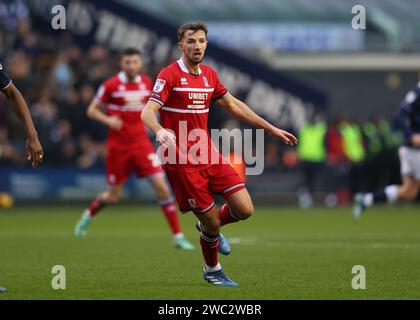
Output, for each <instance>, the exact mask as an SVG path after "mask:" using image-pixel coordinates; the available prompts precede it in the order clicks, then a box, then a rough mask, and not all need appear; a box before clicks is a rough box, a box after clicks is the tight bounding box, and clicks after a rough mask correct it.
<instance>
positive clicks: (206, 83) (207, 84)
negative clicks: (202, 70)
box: [203, 77, 210, 87]
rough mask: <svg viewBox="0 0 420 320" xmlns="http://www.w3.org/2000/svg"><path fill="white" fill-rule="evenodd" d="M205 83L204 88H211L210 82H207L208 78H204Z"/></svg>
mask: <svg viewBox="0 0 420 320" xmlns="http://www.w3.org/2000/svg"><path fill="white" fill-rule="evenodd" d="M203 81H204V86H205V87H210V85H209V81H208V80H207V78H206V77H203Z"/></svg>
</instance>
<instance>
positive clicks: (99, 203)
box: [88, 196, 106, 218]
mask: <svg viewBox="0 0 420 320" xmlns="http://www.w3.org/2000/svg"><path fill="white" fill-rule="evenodd" d="M105 205H106V203H105V202H104V201H103V200H102V198H101V196H97V197H96V198H95V199H94V200H93V201H92V203H91V204H90V206H89V209H88V212H89V216H90V217H91V218H92V217H94V216H95V215H96V214H97V213H98V211H99V210H101V209H102V208H103V207H105Z"/></svg>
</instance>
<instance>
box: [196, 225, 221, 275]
mask: <svg viewBox="0 0 420 320" xmlns="http://www.w3.org/2000/svg"><path fill="white" fill-rule="evenodd" d="M200 245H201V252H202V253H203V257H204V261H205V262H206V265H207V266H209V267H215V266H217V264H218V263H219V261H218V258H217V254H218V253H217V252H218V248H219V235H218V234H217V235H213V234H208V233H206V232H204V231H202V232H201V234H200Z"/></svg>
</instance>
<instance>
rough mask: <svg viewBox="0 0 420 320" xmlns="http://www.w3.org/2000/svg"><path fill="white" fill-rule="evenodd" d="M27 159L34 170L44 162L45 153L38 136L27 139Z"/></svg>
mask: <svg viewBox="0 0 420 320" xmlns="http://www.w3.org/2000/svg"><path fill="white" fill-rule="evenodd" d="M26 158H27V159H28V161H30V162H31V163H32V167H34V168H35V167H36V166H37V165H38V164H40V163H41V162H42V161H44V152H43V151H42V146H41V143H40V142H39V139H38V136H37V135H35V136H30V137H28V138H27V139H26Z"/></svg>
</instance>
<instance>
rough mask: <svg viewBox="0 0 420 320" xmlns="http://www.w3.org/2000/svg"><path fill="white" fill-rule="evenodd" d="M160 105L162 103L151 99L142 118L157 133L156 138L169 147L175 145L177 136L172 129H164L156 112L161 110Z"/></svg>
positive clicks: (142, 113)
mask: <svg viewBox="0 0 420 320" xmlns="http://www.w3.org/2000/svg"><path fill="white" fill-rule="evenodd" d="M160 107H161V105H160V104H159V103H157V102H154V101H151V100H149V101H148V102H147V104H146V106H145V107H144V109H143V111H142V112H141V120H142V121H143V122H144V123H145V124H146V126H147V127H148V128H149V129H150V130H151V131H152V132H153V133H154V134H156V140H157V141H159V143H160V144H164V145H166V146H168V147H169V146H171V145H175V140H176V138H175V135H174V134H173V133H172V132H171V131H169V130H166V129H164V128H163V127H162V126H161V125H160V123H159V121H158V119H157V117H156V114H155V113H156V112H157V111H159V109H160Z"/></svg>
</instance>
